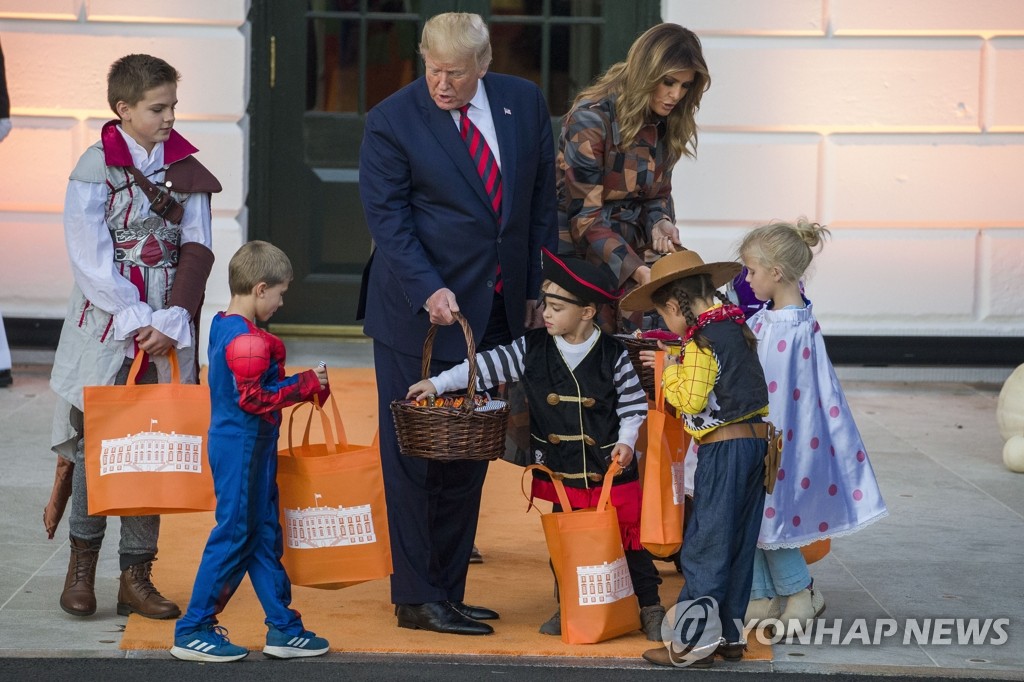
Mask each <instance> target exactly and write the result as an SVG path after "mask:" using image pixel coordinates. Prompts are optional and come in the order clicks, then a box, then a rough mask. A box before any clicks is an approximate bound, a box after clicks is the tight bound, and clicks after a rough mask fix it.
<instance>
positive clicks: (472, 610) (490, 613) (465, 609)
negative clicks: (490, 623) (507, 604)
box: [448, 601, 501, 620]
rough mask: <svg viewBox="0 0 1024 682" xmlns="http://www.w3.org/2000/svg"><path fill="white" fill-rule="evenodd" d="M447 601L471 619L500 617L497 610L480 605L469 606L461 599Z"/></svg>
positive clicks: (494, 618) (495, 618) (496, 618)
mask: <svg viewBox="0 0 1024 682" xmlns="http://www.w3.org/2000/svg"><path fill="white" fill-rule="evenodd" d="M448 603H449V604H451V607H452V608H453V609H455V610H456V611H458V612H459V613H461V614H462V615H463V616H465V617H466V618H472V619H473V620H498V619H499V618H500V617H501V616H499V615H498V612H497V611H494V610H492V609H485V608H484V607H482V606H470V605H469V604H467V603H466V602H461V601H450V602H448Z"/></svg>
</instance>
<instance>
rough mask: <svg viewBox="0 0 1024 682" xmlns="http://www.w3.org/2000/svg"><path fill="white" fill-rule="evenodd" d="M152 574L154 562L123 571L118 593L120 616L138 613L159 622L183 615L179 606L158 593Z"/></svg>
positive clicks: (146, 562) (147, 562) (136, 565)
mask: <svg viewBox="0 0 1024 682" xmlns="http://www.w3.org/2000/svg"><path fill="white" fill-rule="evenodd" d="M152 574H153V562H152V561H145V562H143V563H141V564H135V565H134V566H129V567H128V569H127V570H124V571H121V588H120V589H119V590H118V591H117V613H118V615H121V616H127V615H128V614H130V613H137V614H139V615H140V616H143V617H144V618H156V619H157V620H164V619H167V618H177V617H178V616H180V615H181V609H179V608H178V605H177V604H175V603H174V602H172V601H170V600H168V599H164V596H163V595H162V594H160V593H159V592H157V589H156V587H154V586H153V580H152V577H151V576H152Z"/></svg>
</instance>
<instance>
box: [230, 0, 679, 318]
mask: <svg viewBox="0 0 1024 682" xmlns="http://www.w3.org/2000/svg"><path fill="white" fill-rule="evenodd" d="M451 11H459V12H475V13H477V14H480V15H481V16H483V17H484V19H485V20H486V21H487V23H488V26H489V28H490V32H491V44H492V48H493V52H494V61H493V62H492V64H491V69H492V70H494V71H496V72H500V73H509V74H514V75H518V76H522V77H524V78H527V79H529V80H532V81H534V82H536V83H537V84H538V85H539V86H540V87H541V88H542V90H543V92H544V94H545V97H546V98H547V101H548V106H549V109H550V111H551V115H552V126H555V131H556V137H557V125H558V119H559V118H560V117H561V116H562V115H563V114H564V113H565V112H566V110H567V109H568V106H569V103H570V102H571V100H572V98H573V96H574V95H575V93H576V92H578V91H579V90H580V88H582V87H584V86H586V85H587V84H588V83H590V81H591V80H592V79H593V78H594V77H595V76H597V75H598V74H600V73H602V72H603V71H604V70H605V69H606V68H607V67H608V66H610V65H611V64H613V63H615V62H617V61H620V60H622V59H623V58H624V57H625V54H626V51H627V50H628V49H629V46H630V44H632V42H633V40H634V39H635V38H636V36H637V35H639V34H640V33H641V32H642V31H643V30H645V29H646V28H648V27H649V26H651V25H653V24H655V23H657V22H658V21H660V18H659V12H660V2H659V1H658V0H305V1H304V0H254V1H253V3H252V5H251V14H250V20H251V29H252V41H251V42H252V80H251V100H250V105H249V129H250V149H249V159H250V164H249V165H250V176H249V198H248V204H247V206H248V223H249V238H251V239H265V240H267V241H270V242H273V243H274V244H276V245H278V246H279V247H281V248H282V249H284V251H285V252H286V253H287V254H288V255H289V257H290V258H291V261H292V265H293V267H294V269H295V279H294V281H293V282H292V284H291V287H290V289H289V292H288V295H287V297H286V305H285V306H284V307H283V308H282V309H281V310H279V311H278V312H277V313H276V314H275V316H274V325H273V328H274V329H275V330H278V331H296V332H298V331H301V332H305V333H317V332H321V331H323V332H344V331H353V330H357V329H358V326H357V325H358V324H359V323H358V322H357V321H356V319H355V316H356V305H357V302H358V297H359V287H360V281H361V275H362V270H363V265H364V264H365V263H366V260H367V258H368V257H369V255H370V250H371V247H372V244H371V240H370V235H369V232H368V230H367V228H366V223H365V220H364V218H363V210H362V206H361V204H360V201H359V185H358V183H359V170H358V168H359V144H360V141H361V139H362V134H363V123H364V120H365V115H366V112H367V111H368V110H369V109H370V108H372V107H373V106H374V105H375V104H376V103H377V102H380V101H381V100H383V99H384V98H385V97H387V96H388V95H390V94H391V93H393V92H395V91H396V90H398V89H399V88H401V87H402V86H404V85H406V84H408V83H410V82H412V81H413V80H415V79H416V78H418V77H419V76H420V75H421V74H422V61H421V59H420V58H419V55H418V53H417V45H418V43H419V35H420V31H421V29H422V26H423V22H424V21H425V20H426V19H427V18H429V17H431V16H433V15H435V14H438V13H441V12H451Z"/></svg>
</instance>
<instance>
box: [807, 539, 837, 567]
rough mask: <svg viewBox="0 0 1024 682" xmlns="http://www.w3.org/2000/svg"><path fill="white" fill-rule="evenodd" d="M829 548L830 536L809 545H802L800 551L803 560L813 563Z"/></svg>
mask: <svg viewBox="0 0 1024 682" xmlns="http://www.w3.org/2000/svg"><path fill="white" fill-rule="evenodd" d="M831 549H832V538H825V539H824V540H818V541H816V542H812V543H811V544H809V545H804V546H803V547H801V548H800V553H801V554H803V555H804V561H806V562H807V563H808V564H813V563H814V562H816V561H821V560H822V559H824V558H825V555H827V554H828V553H829V551H831Z"/></svg>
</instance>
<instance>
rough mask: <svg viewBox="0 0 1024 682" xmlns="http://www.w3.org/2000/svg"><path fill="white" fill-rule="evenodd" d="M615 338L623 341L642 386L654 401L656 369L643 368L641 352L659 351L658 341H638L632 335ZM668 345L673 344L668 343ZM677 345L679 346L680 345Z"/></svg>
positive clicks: (619, 335) (620, 335) (621, 335)
mask: <svg viewBox="0 0 1024 682" xmlns="http://www.w3.org/2000/svg"><path fill="white" fill-rule="evenodd" d="M615 338H617V339H618V340H620V341H622V343H623V345H625V346H626V353H627V354H628V355H629V361H630V362H631V363H633V369H634V370H636V373H637V376H639V377H640V386H641V387H642V388H643V389H644V392H645V393H646V394H647V397H648V399H650V400H654V368H653V367H644V366H643V363H642V362H641V361H640V351H642V350H658V340H657V339H638V338H637V337H635V336H633V335H632V334H616V335H615ZM668 345H673V344H672V342H668ZM675 345H678V343H676V344H675Z"/></svg>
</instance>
